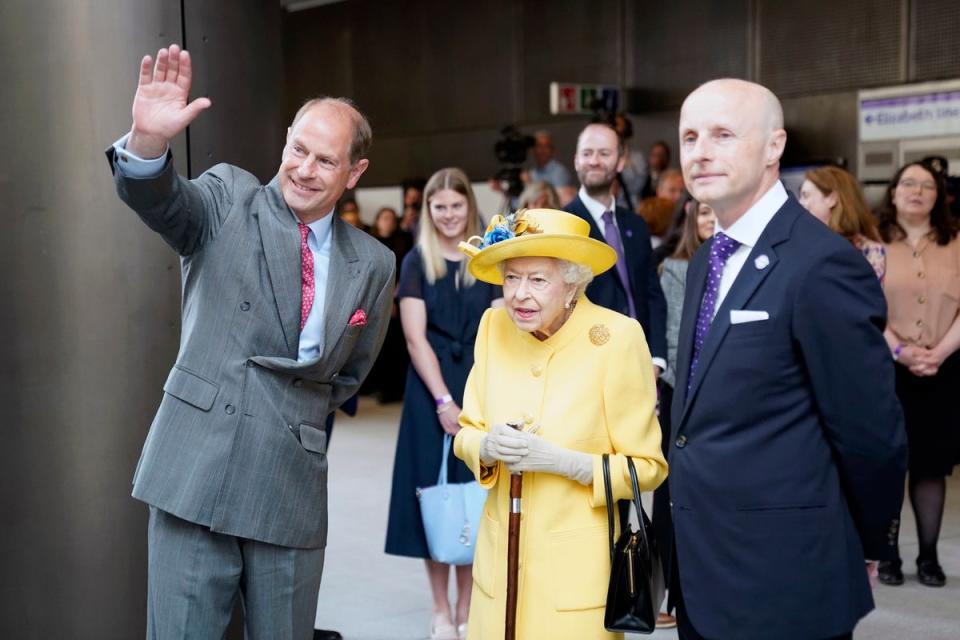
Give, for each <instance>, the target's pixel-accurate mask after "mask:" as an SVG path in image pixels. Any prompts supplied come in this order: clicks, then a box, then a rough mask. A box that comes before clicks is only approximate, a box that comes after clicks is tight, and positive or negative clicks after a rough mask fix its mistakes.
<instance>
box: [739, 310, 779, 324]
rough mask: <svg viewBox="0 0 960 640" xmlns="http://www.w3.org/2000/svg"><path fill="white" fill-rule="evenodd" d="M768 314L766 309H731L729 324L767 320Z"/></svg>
mask: <svg viewBox="0 0 960 640" xmlns="http://www.w3.org/2000/svg"><path fill="white" fill-rule="evenodd" d="M769 319H770V314H769V313H767V312H766V311H750V310H747V309H731V310H730V324H743V323H745V322H759V321H761V320H769Z"/></svg>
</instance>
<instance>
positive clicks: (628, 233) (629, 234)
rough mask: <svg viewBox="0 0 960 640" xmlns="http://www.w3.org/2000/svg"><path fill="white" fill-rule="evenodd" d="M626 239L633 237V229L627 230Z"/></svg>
mask: <svg viewBox="0 0 960 640" xmlns="http://www.w3.org/2000/svg"><path fill="white" fill-rule="evenodd" d="M627 237H628V238H632V237H633V229H627Z"/></svg>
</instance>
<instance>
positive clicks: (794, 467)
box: [670, 196, 906, 640]
mask: <svg viewBox="0 0 960 640" xmlns="http://www.w3.org/2000/svg"><path fill="white" fill-rule="evenodd" d="M709 252H710V242H707V243H705V245H704V246H703V247H701V249H700V250H699V251H698V252H697V254H696V255H695V256H694V257H693V260H692V261H691V263H690V267H689V272H688V276H687V287H686V298H685V301H684V307H683V309H684V311H683V316H682V319H681V325H680V344H679V349H678V353H677V360H678V364H677V384H676V392H675V395H674V402H673V434H674V436H673V437H674V440H673V442H672V443H671V445H670V493H671V496H672V500H673V502H672V514H673V525H674V529H675V535H676V554H677V559H678V564H679V570H680V580H681V584H682V591H683V596H684V603H685V607H686V612H687V614H688V616H689V619H690V621H691V622H692V623H693V626H694V628H696V630H697V631H698V632H699V633H700V634H701V635H703V636H705V637H708V638H741V639H750V638H778V639H790V638H796V639H798V640H799V639H804V640H809V639H811V638H828V637H832V636H835V635H840V634H844V633H847V632H849V631H851V630H852V629H853V628H854V626H855V625H856V623H857V621H858V620H859V619H860V618H861V617H863V616H864V615H866V614H867V612H869V611H870V610H871V609H872V608H873V598H872V596H871V593H870V587H869V584H868V580H867V575H866V571H865V569H864V559H865V558H866V559H871V560H884V559H890V558H893V557H894V553H895V548H896V547H895V545H896V539H897V529H898V526H899V514H900V506H901V502H902V499H903V481H904V474H905V471H906V435H905V431H904V427H903V415H902V411H901V408H900V404H899V402H898V401H897V397H896V394H895V391H894V372H893V362H892V360H891V358H890V352H889V350H888V348H887V346H886V343H885V342H884V339H883V334H882V331H883V327H884V325H885V321H886V303H885V301H884V297H883V292H882V291H881V289H880V285H879V283H878V281H877V278H876V276H875V275H874V272H873V270H872V269H871V268H870V266H869V265H868V264H867V262H866V260H864V259H863V256H862V255H860V253H859V252H858V251H856V250H855V249H853V247H852V246H851V245H850V243H849V242H847V241H846V240H845V239H843V238H842V237H840V236H839V235H837V234H835V233H834V232H832V231H830V230H829V229H828V228H827V227H826V225H824V224H822V223H821V222H819V221H818V220H816V219H815V218H814V217H813V216H812V215H810V214H809V213H808V212H807V211H806V210H804V209H803V208H802V207H801V206H800V205H799V204H798V203H797V201H796V200H794V199H793V197H792V196H791V197H790V199H789V200H788V201H787V202H786V203H785V204H784V205H783V206H782V207H781V209H780V210H779V211H778V212H777V213H776V214H775V215H774V217H773V219H772V220H771V221H770V223H769V224H768V225H767V227H766V229H765V230H764V231H763V233H762V235H761V236H760V239H759V241H758V243H757V245H756V246H755V247H754V248H753V250H752V252H751V253H750V256H749V258H748V259H747V261H746V263H745V264H744V266H743V269H742V270H741V271H740V273H739V275H738V276H737V278H736V280H735V281H734V283H733V286H732V288H731V289H730V291H729V293H728V294H727V296H726V298H724V300H723V302H722V304H721V305H720V307H719V310H718V312H717V314H716V316H715V318H714V321H713V324H712V325H711V327H710V330H709V333H708V334H707V337H706V340H705V342H704V345H703V347H702V351H701V355H700V360H699V364H698V366H697V370H696V372H695V375H694V377H693V383H692V385H691V387H690V391H689V394H688V393H687V379H688V374H689V370H690V361H691V355H692V348H693V338H694V330H695V325H696V316H697V312H698V310H699V306H700V300H701V298H702V296H703V290H704V287H705V282H706V276H707V268H708V257H709ZM759 256H766V261H765V260H763V259H761V260H759V261H758V260H757V258H758V257H759ZM765 262H766V264H764V263H765ZM732 309H747V310H756V311H766V312H768V314H769V319H768V320H763V321H756V322H748V323H740V324H731V323H730V311H731V310H732Z"/></svg>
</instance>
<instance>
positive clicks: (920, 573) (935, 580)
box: [917, 560, 947, 587]
mask: <svg viewBox="0 0 960 640" xmlns="http://www.w3.org/2000/svg"><path fill="white" fill-rule="evenodd" d="M917 579H918V580H920V584H922V585H926V586H928V587H942V586H943V585H945V584H947V576H945V575H944V574H943V568H942V567H941V566H940V563H939V562H937V561H936V560H924V561H920V560H917Z"/></svg>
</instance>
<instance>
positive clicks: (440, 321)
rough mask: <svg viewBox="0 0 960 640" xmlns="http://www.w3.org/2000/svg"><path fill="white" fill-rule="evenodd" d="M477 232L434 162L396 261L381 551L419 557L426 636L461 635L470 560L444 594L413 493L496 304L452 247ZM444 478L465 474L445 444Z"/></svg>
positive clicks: (450, 427)
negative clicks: (386, 506)
mask: <svg viewBox="0 0 960 640" xmlns="http://www.w3.org/2000/svg"><path fill="white" fill-rule="evenodd" d="M481 231H482V227H481V223H480V217H479V215H478V212H477V202H476V199H475V198H474V195H473V190H472V189H471V188H470V182H469V180H468V179H467V176H466V175H464V173H463V172H462V171H461V170H460V169H455V168H448V169H441V170H440V171H438V172H437V173H435V174H434V175H433V176H432V177H431V178H430V180H429V181H428V182H427V186H426V189H425V190H424V206H423V214H422V215H421V216H420V229H419V233H418V237H417V244H416V247H415V248H414V249H413V251H411V252H410V253H408V254H407V255H406V257H405V258H404V260H403V265H402V266H401V269H400V283H399V287H398V289H397V297H398V298H399V299H400V321H401V323H402V325H403V333H404V337H405V338H406V341H407V350H408V351H409V352H410V361H411V366H410V370H409V373H408V374H407V386H406V391H405V393H404V405H403V415H402V417H401V419H400V433H399V435H398V438H397V452H396V459H395V462H394V468H393V491H392V495H391V497H390V517H389V521H388V523H387V542H386V552H387V553H389V554H392V555H399V556H408V557H413V558H423V559H424V561H425V562H426V568H427V577H428V579H429V581H430V590H431V593H432V595H433V618H432V620H431V628H430V638H431V639H433V640H457V638H460V637H466V626H467V625H466V623H467V614H468V613H469V611H470V592H471V588H472V580H473V578H472V574H471V566H470V565H465V566H457V567H455V573H456V581H457V603H456V606H455V607H452V606H451V604H450V601H449V599H448V596H447V592H448V584H449V579H450V565H446V564H440V563H438V562H434V561H433V560H431V559H430V552H429V550H428V548H427V541H426V537H425V534H424V531H423V524H422V521H421V519H420V505H419V503H418V501H417V498H416V490H417V488H418V487H425V486H430V485H434V484H436V482H437V475H438V474H439V472H440V458H441V455H442V448H443V436H444V434H445V433H449V434H450V435H456V433H457V431H459V430H460V425H459V424H458V421H457V419H458V417H459V415H460V405H461V403H462V402H463V390H464V386H465V385H466V381H467V374H469V373H470V368H471V367H472V366H473V343H474V340H475V339H476V336H477V327H478V325H479V324H480V318H481V316H482V315H483V312H484V311H486V310H487V309H488V308H489V307H490V306H491V305H493V304H502V300H501V296H502V294H501V292H500V287H498V286H495V285H491V284H487V283H485V282H478V281H477V280H476V279H475V278H474V277H473V276H472V275H470V273H469V271H467V269H466V260H465V258H464V256H463V254H462V253H461V252H460V251H459V250H458V249H457V245H458V244H459V243H460V241H461V240H466V239H467V238H469V237H470V236H474V235H478V234H480V233H481ZM447 466H448V473H449V478H448V479H449V481H450V482H470V481H472V480H473V479H474V478H473V474H472V473H471V472H470V470H469V469H467V467H466V465H464V464H463V462H461V461H460V460H459V459H458V458H456V457H455V456H454V455H453V454H452V451H451V453H450V455H449V457H448V460H447Z"/></svg>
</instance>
